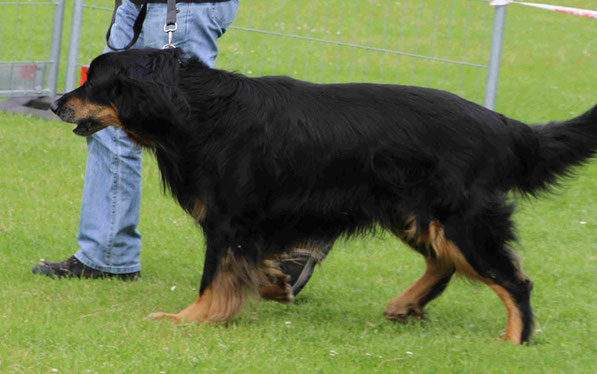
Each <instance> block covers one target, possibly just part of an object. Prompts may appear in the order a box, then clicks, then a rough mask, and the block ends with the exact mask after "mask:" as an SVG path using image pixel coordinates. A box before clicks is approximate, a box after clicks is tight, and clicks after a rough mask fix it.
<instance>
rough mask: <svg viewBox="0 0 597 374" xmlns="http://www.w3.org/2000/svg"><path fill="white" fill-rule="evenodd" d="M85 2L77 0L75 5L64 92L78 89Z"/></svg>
mask: <svg viewBox="0 0 597 374" xmlns="http://www.w3.org/2000/svg"><path fill="white" fill-rule="evenodd" d="M84 4H85V0H75V3H74V5H73V19H72V21H71V27H70V43H69V45H68V55H67V58H66V77H65V80H64V92H70V91H72V90H74V89H75V88H76V84H77V83H76V79H77V63H78V61H79V44H80V42H81V29H82V26H83V5H84Z"/></svg>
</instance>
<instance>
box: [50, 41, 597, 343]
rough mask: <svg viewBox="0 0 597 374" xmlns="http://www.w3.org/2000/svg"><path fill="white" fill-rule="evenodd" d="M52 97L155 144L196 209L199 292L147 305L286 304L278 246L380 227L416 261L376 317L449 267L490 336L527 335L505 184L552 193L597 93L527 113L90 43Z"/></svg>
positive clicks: (314, 245)
mask: <svg viewBox="0 0 597 374" xmlns="http://www.w3.org/2000/svg"><path fill="white" fill-rule="evenodd" d="M52 110H53V111H54V112H55V113H56V114H57V115H58V116H59V117H60V118H61V119H62V120H64V121H66V122H70V123H75V124H77V126H76V128H75V129H74V130H73V131H74V133H75V134H77V135H81V136H89V135H91V134H93V133H95V132H97V131H100V130H101V129H103V128H105V127H107V126H115V127H118V128H121V129H123V130H124V131H125V132H126V133H127V134H128V136H129V137H130V139H131V140H132V141H133V142H135V143H137V144H139V145H140V146H141V147H144V148H146V149H148V150H150V151H151V152H153V153H154V154H155V156H156V158H157V163H158V166H159V170H160V173H161V176H162V180H163V183H164V186H165V187H166V188H167V189H169V190H170V192H171V193H172V195H173V196H174V198H175V199H176V200H177V201H178V203H179V204H180V205H181V207H182V208H183V209H184V210H185V211H187V212H188V213H189V214H190V215H191V216H192V217H193V218H194V220H195V221H196V222H197V223H199V225H200V227H201V229H202V231H203V233H204V237H205V240H206V247H207V249H206V253H205V264H204V268H203V275H202V278H201V286H200V290H199V295H198V296H197V299H196V300H195V302H193V303H192V304H191V305H189V306H188V307H187V308H185V309H184V310H182V311H180V312H179V313H176V314H169V313H152V314H150V316H149V317H150V318H154V319H169V320H173V321H176V322H180V321H186V322H190V321H196V322H225V321H228V320H230V319H231V318H233V317H234V316H235V315H236V314H237V313H238V312H239V311H240V310H241V307H242V306H243V302H244V301H245V299H246V297H247V295H250V294H256V293H259V291H260V290H261V291H262V294H267V292H264V291H263V290H266V289H268V287H269V289H270V291H271V290H272V289H273V290H274V291H272V292H271V293H272V294H274V295H277V296H274V297H271V296H270V298H272V299H275V300H277V301H281V302H290V301H292V300H291V295H288V287H287V286H288V285H287V284H286V281H287V278H286V277H285V275H284V273H283V272H282V271H280V269H279V263H280V258H281V257H282V256H285V255H287V254H288V253H289V252H292V251H293V250H296V249H297V248H300V249H301V250H304V251H312V252H314V256H316V255H317V251H318V248H320V247H321V243H324V244H325V243H333V242H334V241H335V240H336V239H337V238H339V237H351V236H354V235H360V234H367V233H370V232H372V231H375V230H377V229H379V228H381V229H385V230H389V231H390V232H391V233H393V234H394V235H395V236H397V237H398V238H399V239H401V240H402V241H403V242H404V243H406V244H407V245H408V246H410V247H412V248H413V249H414V250H415V251H417V252H419V253H420V254H421V255H423V256H424V259H425V261H426V264H427V268H426V270H425V272H424V274H423V275H422V277H421V278H420V279H418V280H417V281H416V282H415V283H414V284H413V285H412V286H411V287H410V288H408V289H407V290H406V291H404V292H402V293H400V294H399V295H397V296H396V297H394V298H393V299H391V300H390V301H389V303H388V304H387V306H386V308H385V311H384V315H385V317H386V318H388V319H390V320H397V321H406V320H407V319H408V318H409V317H413V318H423V317H424V307H425V305H426V304H427V303H429V302H430V301H431V300H433V299H434V298H436V297H438V296H439V295H440V294H441V293H442V292H443V291H444V289H445V288H446V287H447V286H448V283H449V282H450V280H451V278H452V276H453V274H455V273H458V274H462V275H464V276H466V277H468V278H470V279H472V280H476V281H480V282H483V283H485V284H486V285H488V286H489V287H490V288H491V289H492V290H493V291H495V293H496V294H497V295H498V296H499V298H500V299H501V300H502V302H503V303H504V305H505V307H506V310H507V314H508V319H507V324H506V333H505V336H504V338H503V339H502V340H505V341H510V342H512V343H514V344H521V343H524V342H527V341H528V340H529V338H530V336H531V331H532V326H533V314H532V310H531V303H530V294H531V289H532V282H531V281H530V279H529V278H528V277H527V276H526V275H525V274H524V272H523V271H522V268H521V265H520V263H519V261H518V260H517V257H516V255H515V253H514V251H513V249H512V248H511V244H512V242H513V241H514V240H515V235H514V224H513V222H512V218H511V217H512V213H513V209H514V204H513V203H512V202H511V199H510V198H509V197H508V196H509V192H510V191H518V192H520V193H521V194H523V195H529V196H535V195H537V194H538V193H541V192H542V191H549V190H550V187H551V186H554V185H556V184H557V183H558V180H559V179H560V178H561V177H562V176H567V175H569V174H570V173H571V170H572V168H573V167H574V166H577V165H580V164H582V163H583V162H586V161H587V160H588V159H589V158H591V157H593V156H594V155H595V153H596V150H597V106H595V107H593V108H592V109H590V110H589V111H588V112H586V113H585V114H583V115H581V116H579V117H577V118H574V119H571V120H568V121H564V122H550V123H548V124H545V125H531V126H529V125H526V124H524V123H522V122H519V121H517V120H514V119H510V118H507V117H505V116H503V115H501V114H499V113H496V112H493V111H491V110H488V109H486V108H484V107H481V106H479V105H477V104H475V103H472V102H470V101H467V100H464V99H462V98H460V97H458V96H456V95H454V94H451V93H448V92H444V91H440V90H434V89H430V88H421V87H413V86H401V85H388V84H365V83H348V84H313V83H309V82H303V81H299V80H295V79H292V78H289V77H280V76H265V77H259V78H249V77H246V76H243V75H241V74H237V73H232V72H226V71H222V70H216V69H211V68H208V67H207V66H206V65H204V64H203V63H201V62H200V61H199V60H197V59H193V58H191V59H186V58H183V56H182V55H181V53H180V52H179V51H177V50H130V51H125V52H120V53H108V54H104V55H101V56H99V57H97V58H96V59H95V60H94V61H93V62H92V63H91V66H90V68H89V71H88V77H87V81H86V82H85V83H84V84H83V85H82V86H81V87H79V88H77V89H75V90H74V91H72V92H69V93H67V94H65V95H64V96H62V97H61V98H60V99H58V100H57V101H56V102H54V103H53V104H52Z"/></svg>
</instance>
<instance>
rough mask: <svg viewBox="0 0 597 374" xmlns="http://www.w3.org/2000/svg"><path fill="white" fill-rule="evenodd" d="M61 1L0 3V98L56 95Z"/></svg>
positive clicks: (62, 0) (61, 24) (63, 1)
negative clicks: (41, 36)
mask: <svg viewBox="0 0 597 374" xmlns="http://www.w3.org/2000/svg"><path fill="white" fill-rule="evenodd" d="M65 1H66V0H52V1H44V0H30V1H20V0H19V1H4V2H0V97H14V96H54V95H55V94H56V88H57V84H58V70H59V62H60V44H61V39H62V27H63V18H64V6H65ZM40 35H43V38H40V37H39V36H40Z"/></svg>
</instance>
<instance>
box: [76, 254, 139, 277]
mask: <svg viewBox="0 0 597 374" xmlns="http://www.w3.org/2000/svg"><path fill="white" fill-rule="evenodd" d="M75 257H76V258H77V260H79V261H81V262H82V263H83V265H85V266H88V267H90V268H92V269H94V270H98V271H103V272H104V273H110V274H128V273H136V272H138V271H141V264H138V265H133V266H99V265H97V264H95V263H94V262H93V261H91V260H90V259H89V258H87V257H86V256H85V254H83V253H82V250H79V251H78V252H77V253H75Z"/></svg>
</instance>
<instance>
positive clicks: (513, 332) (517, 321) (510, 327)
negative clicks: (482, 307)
mask: <svg viewBox="0 0 597 374" xmlns="http://www.w3.org/2000/svg"><path fill="white" fill-rule="evenodd" d="M485 283H486V284H487V285H488V286H489V287H490V288H491V289H492V290H493V291H494V292H495V293H496V294H497V295H498V297H499V298H500V299H501V300H502V302H503V303H504V306H505V307H506V310H507V311H508V321H507V322H506V335H504V337H503V338H500V339H498V340H500V341H503V342H506V341H510V342H512V343H514V344H516V345H520V338H521V335H522V316H521V315H520V309H518V306H517V305H516V302H515V301H514V299H513V298H512V296H511V295H510V293H509V292H508V291H506V289H505V288H504V287H502V286H500V285H498V284H495V283H493V282H485Z"/></svg>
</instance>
